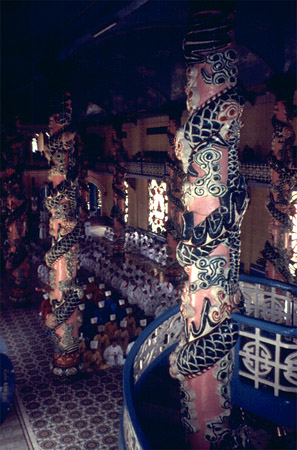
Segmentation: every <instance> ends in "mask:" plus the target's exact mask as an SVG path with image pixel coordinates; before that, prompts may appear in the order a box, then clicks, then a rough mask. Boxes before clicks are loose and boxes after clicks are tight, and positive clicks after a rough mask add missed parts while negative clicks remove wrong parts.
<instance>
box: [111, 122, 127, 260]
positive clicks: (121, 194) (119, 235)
mask: <svg viewBox="0 0 297 450" xmlns="http://www.w3.org/2000/svg"><path fill="white" fill-rule="evenodd" d="M121 134H122V128H121V126H120V127H119V126H115V127H114V129H113V131H112V144H113V159H114V175H113V182H112V189H113V198H114V202H113V207H112V209H111V214H110V215H111V217H112V218H113V221H114V224H113V231H114V241H113V253H114V255H117V256H122V255H123V254H124V245H125V228H126V223H125V199H126V193H125V184H124V182H125V174H126V169H125V149H124V146H123V143H122V137H121Z"/></svg>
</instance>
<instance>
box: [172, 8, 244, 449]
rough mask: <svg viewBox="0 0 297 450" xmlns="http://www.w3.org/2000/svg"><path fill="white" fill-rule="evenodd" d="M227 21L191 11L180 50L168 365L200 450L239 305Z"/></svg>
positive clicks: (218, 430)
mask: <svg viewBox="0 0 297 450" xmlns="http://www.w3.org/2000/svg"><path fill="white" fill-rule="evenodd" d="M233 22H234V15H233V14H231V13H230V14H227V13H224V12H221V11H216V10H215V11H200V12H198V13H197V14H196V15H194V16H193V20H192V23H191V26H190V29H189V31H188V33H187V34H186V36H185V39H184V42H183V49H184V54H185V59H186V62H187V66H188V68H187V78H188V83H187V87H186V94H187V109H188V112H189V117H188V119H187V121H186V123H185V125H184V129H183V132H182V133H180V134H179V136H178V138H177V145H176V153H177V157H179V158H180V159H181V160H182V162H183V168H184V172H185V174H186V181H185V183H184V185H183V202H184V206H185V210H186V212H185V213H184V215H183V235H182V240H181V242H180V243H179V244H178V247H177V259H178V261H179V263H180V264H181V266H182V267H183V268H184V270H185V271H186V273H187V274H188V281H186V282H185V284H184V287H183V292H182V305H181V313H182V315H183V317H184V323H185V326H184V334H183V337H182V339H181V341H180V343H179V345H178V346H177V348H176V350H175V352H174V353H172V354H171V357H170V374H171V376H172V377H174V378H177V379H179V380H180V382H181V392H182V417H183V423H184V425H185V428H186V431H187V432H188V433H189V434H188V437H189V445H190V447H191V448H195V449H198V448H199V450H201V449H208V448H209V446H210V444H211V443H214V444H215V443H217V442H219V441H220V440H222V439H223V437H224V435H225V434H226V433H228V426H227V423H226V422H227V417H228V415H229V414H230V411H229V408H230V404H229V396H228V395H229V390H228V384H229V380H230V378H231V374H232V348H233V346H234V344H235V342H236V339H237V336H238V329H237V326H236V325H235V324H234V323H233V321H232V319H231V313H232V312H233V311H234V310H236V309H238V308H239V306H240V303H241V292H240V289H239V283H238V276H239V262H240V261H239V254H240V225H241V222H242V218H243V214H244V212H245V210H246V207H247V193H246V185H245V181H244V178H243V177H242V176H241V175H240V174H239V163H238V151H237V147H238V141H239V135H240V127H241V119H240V118H241V115H242V110H243V105H244V99H243V97H242V96H241V94H240V92H239V89H238V88H237V86H236V84H237V68H236V62H237V54H236V52H235V50H234V48H233V47H234V46H233V25H234V23H233Z"/></svg>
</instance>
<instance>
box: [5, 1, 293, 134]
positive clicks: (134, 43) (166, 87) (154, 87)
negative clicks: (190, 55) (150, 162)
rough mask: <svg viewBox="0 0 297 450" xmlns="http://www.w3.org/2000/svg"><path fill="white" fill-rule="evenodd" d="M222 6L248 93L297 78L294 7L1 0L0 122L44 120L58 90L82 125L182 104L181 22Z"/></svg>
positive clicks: (257, 3)
mask: <svg viewBox="0 0 297 450" xmlns="http://www.w3.org/2000/svg"><path fill="white" fill-rule="evenodd" d="M218 3H219V4H220V5H224V7H226V5H227V7H228V6H229V7H230V6H232V5H233V4H235V5H236V11H237V12H236V30H235V40H236V44H237V47H238V50H239V53H240V57H241V62H240V67H239V70H240V78H241V81H242V83H243V85H244V87H245V88H246V89H248V90H257V89H259V86H260V87H261V86H263V85H264V83H265V80H266V79H267V78H269V77H271V75H275V74H276V75H277V74H281V73H283V72H287V73H293V74H295V73H296V72H295V69H296V2H295V1H285V0H284V1H276V0H275V1H264V0H263V1H247V0H238V1H237V2H233V1H232V2H231V1H221V2H220V1H217V2H213V1H211V0H209V1H200V0H196V1H187V0H160V1H159V0H127V1H125V0H121V1H115V0H97V1H89V0H85V1H78V0H76V1H65V0H58V1H57V0H53V1H49V0H43V1H41V0H31V1H29V0H22V1H15V0H2V1H1V6H0V7H1V97H2V100H1V123H2V125H3V124H4V126H5V124H7V123H9V121H10V120H11V118H12V117H14V116H15V115H19V117H20V120H21V122H22V123H28V124H36V123H39V124H40V123H44V124H45V123H47V121H48V105H49V102H50V98H51V96H52V94H53V93H54V92H55V91H56V90H57V89H64V88H67V89H69V90H70V91H71V94H72V99H73V106H74V111H75V113H76V115H77V119H78V120H93V121H101V120H109V119H110V118H111V117H114V116H125V117H126V118H127V117H129V116H131V117H132V116H133V115H135V114H139V113H140V112H157V111H168V110H169V109H170V108H172V107H174V106H176V105H178V104H183V105H184V103H185V94H184V86H185V63H184V59H183V53H182V39H183V36H184V33H185V29H186V25H187V23H188V20H189V18H190V17H191V14H192V12H193V10H195V9H197V8H198V9H199V8H201V9H204V8H205V7H209V6H211V7H213V6H214V5H217V4H218ZM87 117H88V118H89V119H87ZM91 118H92V119H91Z"/></svg>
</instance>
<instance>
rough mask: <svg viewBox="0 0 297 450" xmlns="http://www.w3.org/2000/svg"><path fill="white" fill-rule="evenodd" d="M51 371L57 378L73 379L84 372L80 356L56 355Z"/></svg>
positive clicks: (70, 354) (74, 354)
mask: <svg viewBox="0 0 297 450" xmlns="http://www.w3.org/2000/svg"><path fill="white" fill-rule="evenodd" d="M50 369H51V371H52V372H53V374H54V375H57V376H66V377H71V376H75V375H77V374H79V373H80V372H82V369H83V364H82V363H81V362H80V354H79V353H78V352H76V353H69V354H65V355H64V354H61V355H58V354H54V359H53V362H52V363H51V366H50Z"/></svg>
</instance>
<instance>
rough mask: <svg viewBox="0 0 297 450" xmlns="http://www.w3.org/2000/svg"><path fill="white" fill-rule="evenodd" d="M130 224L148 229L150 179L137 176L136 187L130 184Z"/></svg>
mask: <svg viewBox="0 0 297 450" xmlns="http://www.w3.org/2000/svg"><path fill="white" fill-rule="evenodd" d="M128 195H129V218H128V225H129V226H131V227H134V228H137V227H140V228H144V229H145V230H147V227H148V180H146V179H145V178H136V189H135V190H134V189H133V188H131V187H130V186H129V189H128Z"/></svg>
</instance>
